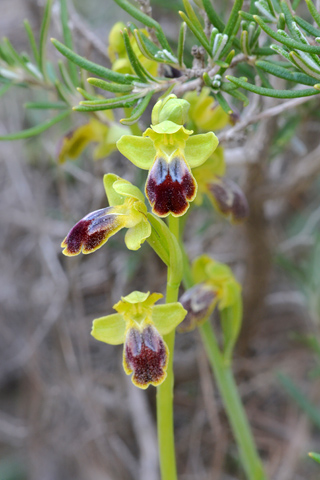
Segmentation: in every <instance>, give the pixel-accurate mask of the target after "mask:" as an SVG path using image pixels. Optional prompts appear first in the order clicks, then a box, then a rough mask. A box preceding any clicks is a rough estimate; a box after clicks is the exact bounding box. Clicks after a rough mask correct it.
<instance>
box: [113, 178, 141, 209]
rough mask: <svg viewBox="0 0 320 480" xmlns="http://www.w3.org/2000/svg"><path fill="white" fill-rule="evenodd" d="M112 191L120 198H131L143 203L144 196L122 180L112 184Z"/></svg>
mask: <svg viewBox="0 0 320 480" xmlns="http://www.w3.org/2000/svg"><path fill="white" fill-rule="evenodd" d="M113 189H114V190H115V191H116V192H117V193H118V194H119V195H121V196H124V197H132V198H135V199H136V200H139V201H140V202H142V203H144V195H143V193H142V192H141V190H139V188H138V187H136V186H135V185H132V183H130V182H128V181H127V180H124V179H123V178H121V179H119V180H117V181H116V182H114V184H113Z"/></svg>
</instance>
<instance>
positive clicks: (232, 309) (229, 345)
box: [219, 288, 242, 363]
mask: <svg viewBox="0 0 320 480" xmlns="http://www.w3.org/2000/svg"><path fill="white" fill-rule="evenodd" d="M220 308H221V307H220V306H219V309H220ZM220 319H221V327H222V332H223V356H224V358H225V361H226V362H227V363H230V362H231V358H232V352H233V349H234V346H235V343H236V341H237V339H238V336H239V332H240V329H241V323H242V297H241V291H240V288H239V289H238V290H237V294H236V296H235V295H234V296H233V302H232V303H231V304H230V305H229V306H228V307H226V308H223V309H220Z"/></svg>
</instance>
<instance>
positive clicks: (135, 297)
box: [121, 290, 150, 304]
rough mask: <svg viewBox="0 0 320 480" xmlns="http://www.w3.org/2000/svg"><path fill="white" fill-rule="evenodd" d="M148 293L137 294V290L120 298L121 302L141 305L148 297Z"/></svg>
mask: <svg viewBox="0 0 320 480" xmlns="http://www.w3.org/2000/svg"><path fill="white" fill-rule="evenodd" d="M149 295H150V292H147V293H145V292H139V291H138V290H135V291H134V292H131V293H129V295H127V296H126V297H121V300H123V301H124V302H127V303H132V304H134V303H142V302H145V301H146V300H147V298H148V297H149Z"/></svg>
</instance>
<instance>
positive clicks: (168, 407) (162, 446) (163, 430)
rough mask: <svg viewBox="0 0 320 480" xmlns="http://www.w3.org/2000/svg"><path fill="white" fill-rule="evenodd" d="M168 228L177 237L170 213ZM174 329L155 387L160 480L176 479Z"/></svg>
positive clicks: (169, 296) (171, 296) (173, 286)
mask: <svg viewBox="0 0 320 480" xmlns="http://www.w3.org/2000/svg"><path fill="white" fill-rule="evenodd" d="M169 229H170V231H171V232H172V233H173V234H174V235H175V236H176V238H179V221H178V219H177V218H174V217H172V216H171V215H170V217H169ZM173 277H174V272H173V271H172V270H171V268H170V267H169V268H168V281H167V292H166V302H167V303H171V302H176V301H177V300H178V294H179V284H177V283H176V282H172V279H173ZM174 338H175V331H173V332H171V333H169V334H168V335H165V337H164V341H165V342H166V344H167V346H168V349H169V363H168V367H167V378H166V379H165V381H164V382H163V383H162V384H161V385H159V387H158V388H157V426H158V442H159V457H160V470H161V478H162V480H177V468H176V458H175V448H174V423H173V384H174V375H173V352H174Z"/></svg>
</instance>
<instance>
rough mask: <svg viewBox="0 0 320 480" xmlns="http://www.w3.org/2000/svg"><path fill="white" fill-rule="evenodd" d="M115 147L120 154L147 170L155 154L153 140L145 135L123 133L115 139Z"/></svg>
mask: <svg viewBox="0 0 320 480" xmlns="http://www.w3.org/2000/svg"><path fill="white" fill-rule="evenodd" d="M117 147H118V150H119V152H120V153H122V155H124V156H125V157H127V158H128V160H130V162H132V163H133V164H134V165H135V166H136V167H138V168H142V169H143V170H149V168H150V167H151V165H152V163H153V161H154V157H155V156H156V150H155V148H154V146H153V141H152V140H151V139H150V138H147V137H136V136H134V135H123V136H122V137H121V138H120V140H118V141H117Z"/></svg>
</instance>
